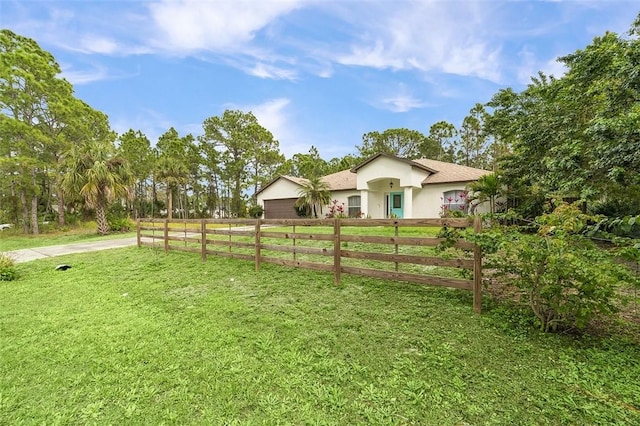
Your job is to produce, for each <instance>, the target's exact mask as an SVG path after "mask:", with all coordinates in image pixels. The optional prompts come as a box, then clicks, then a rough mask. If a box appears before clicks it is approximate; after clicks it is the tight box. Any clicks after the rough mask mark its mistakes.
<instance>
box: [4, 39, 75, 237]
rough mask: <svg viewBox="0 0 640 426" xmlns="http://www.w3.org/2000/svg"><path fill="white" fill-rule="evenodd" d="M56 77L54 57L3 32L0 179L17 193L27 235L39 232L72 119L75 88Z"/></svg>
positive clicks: (15, 209) (15, 206) (57, 67)
mask: <svg viewBox="0 0 640 426" xmlns="http://www.w3.org/2000/svg"><path fill="white" fill-rule="evenodd" d="M58 74H60V67H59V65H58V64H57V63H56V61H55V59H54V58H53V56H52V55H51V54H50V53H48V52H46V51H44V50H42V49H41V48H40V46H38V44H37V43H36V42H35V41H33V40H32V39H29V38H26V37H22V36H19V35H17V34H15V33H13V32H11V31H9V30H1V31H0V138H1V139H2V141H3V145H4V149H2V159H1V160H0V170H1V171H2V173H0V176H3V179H2V184H3V186H9V187H10V192H11V193H13V194H19V197H16V196H14V197H12V202H13V203H16V202H17V200H18V199H19V200H20V204H21V211H22V222H23V228H24V231H25V233H28V232H29V231H30V230H31V231H32V232H33V233H34V234H37V233H38V208H39V204H40V198H41V196H42V193H43V191H44V190H45V189H47V188H46V187H43V186H42V182H46V181H47V178H48V174H49V173H51V172H53V170H54V169H55V165H54V162H55V161H56V159H57V157H59V154H60V152H61V151H62V150H63V148H65V147H64V146H63V145H62V142H64V139H63V138H62V137H61V132H62V130H64V128H65V123H64V121H63V120H62V117H66V118H68V117H69V116H70V114H68V108H69V105H70V104H71V103H72V102H73V101H74V98H73V90H72V87H71V85H70V84H69V83H68V82H67V81H66V80H63V79H61V78H58ZM28 200H30V202H29V201H28ZM59 204H60V203H59ZM29 207H30V208H31V214H30V215H29ZM13 210H14V211H17V210H19V208H18V206H17V205H14V208H13Z"/></svg>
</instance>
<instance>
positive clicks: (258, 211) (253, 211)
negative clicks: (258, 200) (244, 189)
mask: <svg viewBox="0 0 640 426" xmlns="http://www.w3.org/2000/svg"><path fill="white" fill-rule="evenodd" d="M262 213H264V208H263V207H262V206H261V205H259V204H256V205H253V206H251V207H249V217H253V218H255V219H258V218H260V217H262Z"/></svg>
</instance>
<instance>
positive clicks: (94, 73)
mask: <svg viewBox="0 0 640 426" xmlns="http://www.w3.org/2000/svg"><path fill="white" fill-rule="evenodd" d="M108 76H109V74H108V73H107V70H106V69H105V68H104V67H101V66H98V67H95V68H92V69H89V70H82V71H80V70H74V69H73V68H66V69H65V68H63V70H62V77H64V78H66V79H67V81H69V83H71V84H74V85H82V84H88V83H93V82H94V81H100V80H104V79H106V78H108Z"/></svg>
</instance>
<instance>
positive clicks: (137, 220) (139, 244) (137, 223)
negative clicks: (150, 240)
mask: <svg viewBox="0 0 640 426" xmlns="http://www.w3.org/2000/svg"><path fill="white" fill-rule="evenodd" d="M136 243H137V244H138V247H141V246H142V243H141V241H140V218H138V219H136Z"/></svg>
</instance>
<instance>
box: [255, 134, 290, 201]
mask: <svg viewBox="0 0 640 426" xmlns="http://www.w3.org/2000/svg"><path fill="white" fill-rule="evenodd" d="M247 130H248V135H249V138H250V140H251V142H252V143H251V149H250V150H249V152H248V157H249V158H248V163H249V164H248V166H249V173H248V175H249V176H248V177H249V181H250V183H251V185H252V186H253V196H252V198H253V201H254V202H255V197H256V195H255V194H256V193H257V192H258V189H259V188H260V187H261V186H262V185H264V184H266V183H268V182H269V181H271V180H272V179H274V178H275V177H276V176H277V175H276V172H277V171H278V169H279V167H280V166H281V165H282V163H284V155H282V153H281V152H280V145H279V143H278V141H277V140H275V139H274V138H273V135H272V134H271V132H270V131H268V130H267V129H265V128H264V127H262V126H261V125H260V124H258V123H257V122H256V123H254V124H253V125H252V126H251V127H250V128H249V129H247Z"/></svg>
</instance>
